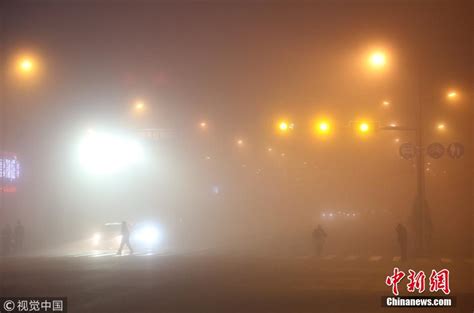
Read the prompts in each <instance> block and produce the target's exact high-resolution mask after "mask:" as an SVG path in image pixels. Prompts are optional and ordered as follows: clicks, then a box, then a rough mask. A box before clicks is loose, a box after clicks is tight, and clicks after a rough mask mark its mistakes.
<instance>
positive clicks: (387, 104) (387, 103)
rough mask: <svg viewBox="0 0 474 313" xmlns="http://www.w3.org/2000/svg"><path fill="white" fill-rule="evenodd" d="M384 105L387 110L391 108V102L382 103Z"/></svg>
mask: <svg viewBox="0 0 474 313" xmlns="http://www.w3.org/2000/svg"><path fill="white" fill-rule="evenodd" d="M382 105H383V106H384V107H385V108H388V107H389V106H390V101H387V100H385V101H383V102H382Z"/></svg>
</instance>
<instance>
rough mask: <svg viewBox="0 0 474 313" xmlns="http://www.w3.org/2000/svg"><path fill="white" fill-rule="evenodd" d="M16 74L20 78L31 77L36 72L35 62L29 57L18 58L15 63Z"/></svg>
mask: <svg viewBox="0 0 474 313" xmlns="http://www.w3.org/2000/svg"><path fill="white" fill-rule="evenodd" d="M16 69H17V73H18V74H19V75H22V76H25V77H27V76H31V75H33V74H34V73H35V72H36V62H35V60H34V59H33V58H32V57H30V56H22V57H19V58H18V59H17V61H16Z"/></svg>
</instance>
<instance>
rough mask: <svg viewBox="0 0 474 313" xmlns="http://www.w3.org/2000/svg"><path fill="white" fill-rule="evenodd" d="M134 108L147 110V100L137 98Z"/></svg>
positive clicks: (139, 110) (138, 110)
mask: <svg viewBox="0 0 474 313" xmlns="http://www.w3.org/2000/svg"><path fill="white" fill-rule="evenodd" d="M134 109H135V111H137V112H141V111H143V110H145V102H143V101H142V100H136V101H135V104H134Z"/></svg>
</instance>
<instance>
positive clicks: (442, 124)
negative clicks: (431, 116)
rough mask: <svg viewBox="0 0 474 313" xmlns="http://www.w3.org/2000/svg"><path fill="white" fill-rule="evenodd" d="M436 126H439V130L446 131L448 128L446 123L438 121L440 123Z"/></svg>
mask: <svg viewBox="0 0 474 313" xmlns="http://www.w3.org/2000/svg"><path fill="white" fill-rule="evenodd" d="M436 128H437V129H438V130H439V131H445V130H446V124H444V123H438V125H437V126H436Z"/></svg>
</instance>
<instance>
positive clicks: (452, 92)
mask: <svg viewBox="0 0 474 313" xmlns="http://www.w3.org/2000/svg"><path fill="white" fill-rule="evenodd" d="M446 97H447V98H448V99H449V100H455V99H457V98H458V93H457V92H456V91H455V90H450V91H449V92H448V93H447V94H446Z"/></svg>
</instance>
